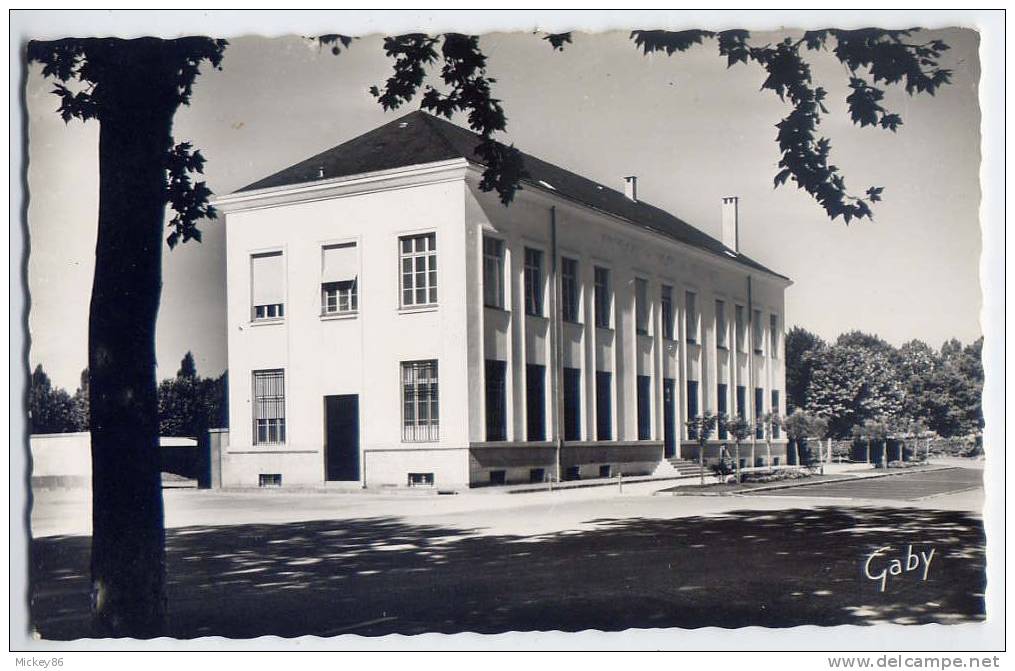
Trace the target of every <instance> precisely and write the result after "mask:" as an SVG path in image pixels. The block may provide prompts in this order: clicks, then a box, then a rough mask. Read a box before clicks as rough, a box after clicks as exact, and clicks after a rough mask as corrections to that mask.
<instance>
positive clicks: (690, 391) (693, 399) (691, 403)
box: [687, 380, 698, 440]
mask: <svg viewBox="0 0 1015 671" xmlns="http://www.w3.org/2000/svg"><path fill="white" fill-rule="evenodd" d="M697 416H698V382H697V380H688V381H687V419H695V418H697ZM687 437H688V438H690V439H691V440H694V439H695V438H697V437H698V434H697V432H696V431H694V430H693V429H691V428H688V429H687Z"/></svg>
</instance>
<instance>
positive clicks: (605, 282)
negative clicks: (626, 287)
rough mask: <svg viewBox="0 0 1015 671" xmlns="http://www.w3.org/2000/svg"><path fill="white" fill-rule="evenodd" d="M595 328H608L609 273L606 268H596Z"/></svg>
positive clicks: (610, 301) (609, 303) (609, 302)
mask: <svg viewBox="0 0 1015 671" xmlns="http://www.w3.org/2000/svg"><path fill="white" fill-rule="evenodd" d="M595 275H596V295H595V297H596V326H597V327H598V328H601V329H608V328H610V306H611V304H612V302H613V301H612V296H610V271H609V269H608V268H600V267H599V266H596V271H595Z"/></svg>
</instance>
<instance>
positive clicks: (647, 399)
mask: <svg viewBox="0 0 1015 671" xmlns="http://www.w3.org/2000/svg"><path fill="white" fill-rule="evenodd" d="M638 440H652V378H651V377H649V376H648V375H639V376H638Z"/></svg>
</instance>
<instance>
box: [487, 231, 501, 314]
mask: <svg viewBox="0 0 1015 671" xmlns="http://www.w3.org/2000/svg"><path fill="white" fill-rule="evenodd" d="M483 305H485V306H486V307H489V308H498V309H501V310H503V309H504V241H503V240H498V239H497V238H486V237H484V238H483Z"/></svg>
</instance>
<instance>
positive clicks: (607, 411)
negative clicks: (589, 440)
mask: <svg viewBox="0 0 1015 671" xmlns="http://www.w3.org/2000/svg"><path fill="white" fill-rule="evenodd" d="M612 392H613V375H612V374H611V373H610V372H608V371H604V370H597V371H596V440H613V403H612V398H611V395H612Z"/></svg>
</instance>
